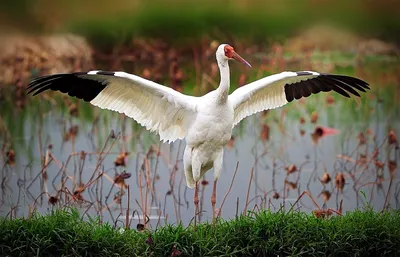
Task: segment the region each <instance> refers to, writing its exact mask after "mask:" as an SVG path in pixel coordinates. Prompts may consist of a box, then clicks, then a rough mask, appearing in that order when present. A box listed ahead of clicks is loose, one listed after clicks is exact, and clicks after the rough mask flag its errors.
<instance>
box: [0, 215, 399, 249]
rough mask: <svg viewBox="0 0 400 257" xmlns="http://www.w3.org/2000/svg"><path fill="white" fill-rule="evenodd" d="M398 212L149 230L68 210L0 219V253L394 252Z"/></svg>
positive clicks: (271, 218) (273, 218) (257, 219)
mask: <svg viewBox="0 0 400 257" xmlns="http://www.w3.org/2000/svg"><path fill="white" fill-rule="evenodd" d="M399 227H400V212H398V211H393V212H385V213H376V212H373V211H371V210H365V211H355V212H351V213H347V214H346V215H344V216H342V217H339V216H336V217H331V218H329V219H321V218H316V217H315V216H313V215H311V214H305V213H302V212H289V213H283V212H278V213H270V212H260V213H257V214H252V215H250V216H246V217H244V216H242V217H239V218H237V219H234V220H231V221H220V222H219V223H218V224H217V225H216V226H215V227H214V226H213V225H210V224H200V225H198V227H197V230H196V231H194V230H193V228H192V227H188V228H184V227H182V226H165V227H162V228H160V229H158V230H156V231H153V232H137V231H136V230H126V231H124V232H121V230H116V229H114V228H113V227H112V226H111V225H108V224H102V225H99V224H97V223H96V222H95V221H90V222H86V221H81V219H80V215H79V214H78V213H77V212H76V211H73V210H72V211H56V212H54V213H52V214H51V215H48V216H39V215H37V216H34V217H31V218H28V219H13V220H9V219H4V218H2V219H1V222H0V251H1V255H2V256H54V255H56V256H61V255H63V256H178V255H181V256H278V255H279V256H288V255H292V256H299V255H302V256H325V255H326V256H384V255H385V256H397V255H400V230H399V229H398V228H399Z"/></svg>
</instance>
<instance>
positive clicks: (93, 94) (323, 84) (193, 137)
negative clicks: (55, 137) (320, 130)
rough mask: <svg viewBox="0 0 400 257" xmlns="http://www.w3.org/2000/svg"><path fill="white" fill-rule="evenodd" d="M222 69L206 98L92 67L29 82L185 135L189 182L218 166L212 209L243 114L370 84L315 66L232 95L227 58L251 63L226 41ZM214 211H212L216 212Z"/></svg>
mask: <svg viewBox="0 0 400 257" xmlns="http://www.w3.org/2000/svg"><path fill="white" fill-rule="evenodd" d="M216 58H217V62H218V67H219V69H220V74H221V82H220V85H219V87H218V88H217V89H216V90H214V91H211V92H209V93H208V94H206V95H204V96H202V97H193V96H187V95H184V94H181V93H179V92H177V91H175V90H173V89H171V88H168V87H165V86H162V85H160V84H157V83H155V82H152V81H149V80H146V79H144V78H141V77H138V76H135V75H131V74H128V73H125V72H107V71H90V72H79V73H70V74H55V75H50V76H45V77H39V78H37V79H35V80H33V81H32V82H31V83H30V84H29V85H28V89H29V90H30V91H29V92H34V95H35V94H38V93H41V92H43V91H45V90H48V89H51V90H59V91H61V92H63V93H68V94H69V95H70V96H76V97H78V98H81V99H83V100H85V101H88V102H90V103H92V104H93V105H95V106H98V107H100V108H103V109H109V110H113V111H117V112H120V113H124V114H126V115H127V116H129V117H131V118H133V119H135V120H136V121H137V122H138V123H140V124H142V125H143V126H145V127H146V128H147V129H148V130H151V131H155V132H156V133H157V134H159V135H160V139H161V140H163V141H168V142H172V141H174V140H176V139H183V138H185V139H186V148H185V152H184V160H183V162H184V170H185V176H186V182H187V185H188V186H189V187H191V188H193V187H195V186H196V190H195V197H194V198H195V204H196V208H197V203H198V197H197V182H198V181H199V180H200V178H201V177H202V176H204V174H205V172H206V171H208V170H209V169H211V168H212V167H214V190H213V197H212V203H213V209H214V207H215V190H216V188H215V187H216V181H217V179H218V178H219V176H220V173H221V170H222V163H223V148H224V146H225V145H226V144H227V142H228V141H229V139H230V138H231V134H232V129H233V127H234V126H235V125H236V124H237V123H239V122H240V121H241V120H242V119H244V118H245V117H247V116H249V115H252V114H254V113H256V112H260V111H263V110H266V109H273V108H277V107H280V106H282V105H285V104H287V103H288V102H291V101H292V100H294V99H299V98H301V97H307V96H309V95H311V94H312V93H318V92H321V91H325V92H326V91H331V90H334V91H336V92H337V93H339V94H341V95H343V96H345V97H349V94H348V93H352V94H354V95H357V96H359V94H358V92H357V91H356V90H354V89H358V90H360V91H364V92H365V89H369V87H368V84H367V83H366V82H364V81H362V80H360V79H357V78H353V77H349V76H342V75H331V74H320V73H317V72H314V71H301V72H282V73H279V74H275V75H271V76H268V77H265V78H262V79H259V80H257V81H255V82H252V83H250V84H248V85H245V86H243V87H240V88H238V89H236V90H235V91H234V92H233V93H232V94H231V95H228V92H229V88H230V79H229V77H230V75H229V65H228V60H230V59H235V60H238V61H240V62H242V63H243V64H245V65H247V66H249V67H251V66H250V64H249V63H248V62H247V61H245V60H244V59H243V58H242V57H240V56H239V55H238V54H237V53H236V52H235V51H234V49H233V47H231V46H229V45H227V44H222V45H220V46H219V47H218V49H217V52H216ZM213 214H214V213H213Z"/></svg>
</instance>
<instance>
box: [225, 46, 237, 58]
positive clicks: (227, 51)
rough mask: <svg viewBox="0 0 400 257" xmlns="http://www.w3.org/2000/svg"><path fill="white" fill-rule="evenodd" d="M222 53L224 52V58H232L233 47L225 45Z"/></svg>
mask: <svg viewBox="0 0 400 257" xmlns="http://www.w3.org/2000/svg"><path fill="white" fill-rule="evenodd" d="M224 51H225V56H226V57H228V58H232V56H233V53H234V52H235V50H234V49H233V47H231V46H230V45H226V46H225V47H224Z"/></svg>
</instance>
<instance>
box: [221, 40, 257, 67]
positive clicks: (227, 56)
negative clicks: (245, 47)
mask: <svg viewBox="0 0 400 257" xmlns="http://www.w3.org/2000/svg"><path fill="white" fill-rule="evenodd" d="M216 55H217V60H236V61H239V62H241V63H243V64H245V65H247V66H249V67H251V65H250V63H248V62H247V61H246V60H245V59H243V58H242V57H241V56H240V55H239V54H238V53H236V52H235V49H233V47H232V46H230V45H228V44H222V45H220V46H219V47H218V49H217V53H216Z"/></svg>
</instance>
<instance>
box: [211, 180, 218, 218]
mask: <svg viewBox="0 0 400 257" xmlns="http://www.w3.org/2000/svg"><path fill="white" fill-rule="evenodd" d="M216 202H217V180H214V186H213V192H212V195H211V206H212V217H213V223H214V222H215V203H216Z"/></svg>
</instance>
